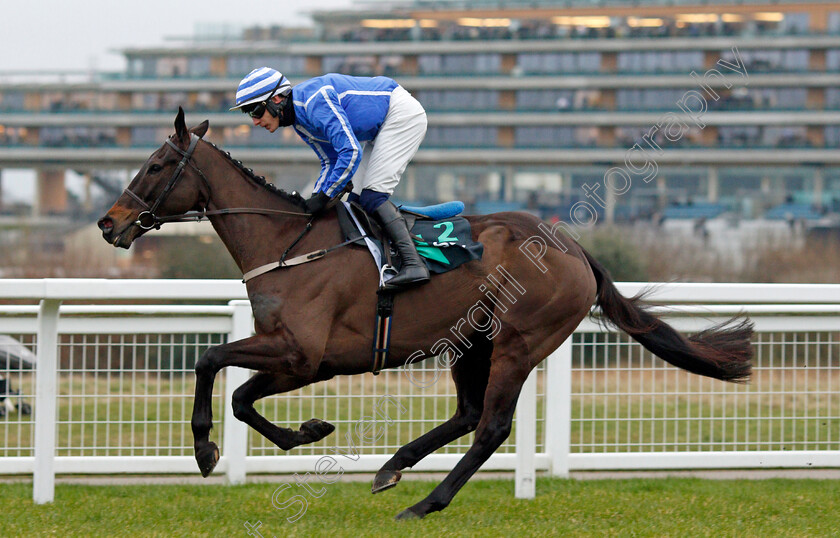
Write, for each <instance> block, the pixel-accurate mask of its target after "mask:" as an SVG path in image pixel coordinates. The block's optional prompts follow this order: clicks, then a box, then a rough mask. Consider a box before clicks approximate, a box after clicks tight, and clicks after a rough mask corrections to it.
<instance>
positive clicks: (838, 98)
mask: <svg viewBox="0 0 840 538" xmlns="http://www.w3.org/2000/svg"><path fill="white" fill-rule="evenodd" d="M825 106H826V108H840V88H826V89H825Z"/></svg>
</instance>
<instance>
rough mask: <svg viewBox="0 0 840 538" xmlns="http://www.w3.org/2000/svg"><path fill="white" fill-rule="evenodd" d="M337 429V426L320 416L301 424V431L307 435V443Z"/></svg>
mask: <svg viewBox="0 0 840 538" xmlns="http://www.w3.org/2000/svg"><path fill="white" fill-rule="evenodd" d="M334 431H335V426H333V425H332V424H330V423H329V422H326V421H323V420H321V419H319V418H313V419H309V420H307V421H306V422H304V423H303V424H301V425H300V432H301V433H302V434H303V435H304V437H305V439H306V440H305V441H304V442H305V443H314V442H316V441H320V440H321V439H323V438H324V437H326V436H328V435H329V434H331V433H332V432H334Z"/></svg>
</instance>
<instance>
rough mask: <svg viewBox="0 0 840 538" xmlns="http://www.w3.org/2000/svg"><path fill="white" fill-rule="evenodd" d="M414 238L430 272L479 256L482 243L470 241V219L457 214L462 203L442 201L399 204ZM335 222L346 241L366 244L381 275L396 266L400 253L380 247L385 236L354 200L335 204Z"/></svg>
mask: <svg viewBox="0 0 840 538" xmlns="http://www.w3.org/2000/svg"><path fill="white" fill-rule="evenodd" d="M398 207H399V209H400V212H401V213H402V214H403V216H404V217H405V220H406V224H407V226H408V229H409V231H410V232H411V235H412V236H413V238H414V242H415V246H416V248H417V253H418V254H420V256H421V258H423V261H424V262H425V263H426V266H427V267H428V268H429V271H430V272H431V273H437V274H440V273H445V272H447V271H451V270H453V269H455V268H457V267H459V266H461V265H463V264H464V263H467V262H469V261H471V260H478V259H481V256H482V255H483V254H484V246H483V245H482V244H481V243H479V242H477V241H473V239H472V234H471V230H470V224H469V222H468V221H467V220H466V219H465V218H463V217H459V216H458V215H459V214H460V213H461V212H462V211H463V210H464V204H463V202H445V203H442V204H437V205H433V206H428V207H416V206H398ZM336 211H337V213H338V222H339V225H340V227H341V232H342V235H343V237H344V240H345V241H349V242H351V243H352V244H356V245H365V246H366V247H367V248H368V250H369V251H370V253H371V255H372V256H373V259H374V261H375V263H376V267H377V269H379V271H380V275H382V281H383V282H384V281H386V280H387V278H388V277H389V276H390V275H388V274H387V272H385V273H383V269H387V267H388V266H390V267H393V268H396V269H398V268H399V255H398V253H397V252H396V251H395V250H392V249H391V248H383V245H385V244H386V243H387V238H386V236H385V235H384V234H383V232H382V230H381V229H380V227H379V224H378V223H377V222H376V221H375V220H373V219H372V218H370V216H368V214H367V213H366V212H365V210H364V209H362V207H361V206H360V205H359V204H357V203H355V202H344V203H340V204H337V205H336Z"/></svg>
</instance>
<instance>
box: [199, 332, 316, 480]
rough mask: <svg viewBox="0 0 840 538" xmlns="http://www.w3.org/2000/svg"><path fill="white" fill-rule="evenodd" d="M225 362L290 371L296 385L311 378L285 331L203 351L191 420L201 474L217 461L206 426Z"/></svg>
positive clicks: (215, 447) (302, 358) (251, 368)
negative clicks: (215, 385) (215, 386)
mask: <svg viewBox="0 0 840 538" xmlns="http://www.w3.org/2000/svg"><path fill="white" fill-rule="evenodd" d="M226 366H240V367H242V368H248V369H250V370H257V371H263V372H272V373H274V372H276V373H278V374H280V373H282V374H294V377H295V378H297V379H299V380H300V381H299V383H300V384H299V385H298V386H303V385H306V384H308V383H310V382H311V381H312V379H313V378H314V372H310V371H308V370H307V366H308V365H307V361H306V357H304V356H303V355H302V354H301V353H300V352H299V351H298V350H297V349H296V346H295V345H294V340H293V339H292V338H290V337H289V336H288V335H286V334H270V335H258V336H252V337H251V338H246V339H244V340H238V341H236V342H231V343H228V344H223V345H220V346H215V347H211V348H210V349H208V350H207V351H205V352H204V354H203V355H202V356H201V358H200V359H199V360H198V361H197V362H196V364H195V400H194V402H193V414H192V421H191V425H192V432H193V438H194V448H195V459H196V461H197V462H198V468H199V469H200V470H201V474H202V475H203V476H205V477H206V476H208V475H209V474H210V473H211V472H212V471H213V468H215V467H216V463H218V461H219V449H218V447H217V446H216V444H215V443H213V442H211V441H210V430H211V429H212V428H213V410H212V398H213V382H214V380H215V378H216V374H217V373H218V372H219V370H221V369H222V368H225V367H226ZM283 370H293V371H283ZM294 370H296V371H294ZM294 388H296V387H294ZM289 390H291V389H289Z"/></svg>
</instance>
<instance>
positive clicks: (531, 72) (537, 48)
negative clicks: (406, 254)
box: [0, 0, 840, 224]
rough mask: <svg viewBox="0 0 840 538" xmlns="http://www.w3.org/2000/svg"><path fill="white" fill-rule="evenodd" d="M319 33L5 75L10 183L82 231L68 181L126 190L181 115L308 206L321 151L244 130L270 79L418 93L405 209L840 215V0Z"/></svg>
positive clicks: (427, 8)
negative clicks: (257, 80) (244, 102)
mask: <svg viewBox="0 0 840 538" xmlns="http://www.w3.org/2000/svg"><path fill="white" fill-rule="evenodd" d="M220 16H221V15H220ZM313 21H314V23H315V25H314V27H313V28H308V29H289V28H281V27H264V28H250V29H247V30H245V31H244V32H243V33H242V35H241V37H239V38H238V39H235V40H230V39H226V40H213V39H208V38H204V37H205V36H200V35H197V36H194V38H193V39H192V40H191V41H189V42H187V43H178V44H164V45H161V46H158V47H151V48H129V49H126V50H124V51H123V53H124V55H125V57H126V59H127V66H128V67H127V69H126V71H125V72H124V73H96V74H93V75H91V74H64V75H50V76H47V75H44V76H43V77H36V76H34V75H33V74H31V73H30V74H25V75H17V74H13V73H6V74H3V73H0V169H2V168H33V169H37V170H38V171H39V176H38V177H39V188H38V191H37V192H38V193H39V194H38V201H37V204H36V206H37V208H38V211H39V212H40V213H42V214H62V213H65V212H67V211H68V200H67V195H66V193H65V191H64V186H63V181H64V171H65V170H73V171H77V172H79V173H82V174H85V175H86V176H87V177H89V178H90V179H91V181H98V182H99V183H100V185H101V186H103V187H105V188H109V182H108V180H107V175H108V171H113V170H125V171H128V170H132V169H136V168H137V167H138V166H139V165H140V164H141V163H142V162H143V161H144V160H145V159H146V158H147V157H148V155H149V154H150V152H151V150H152V149H153V148H155V147H157V146H159V145H160V144H161V143H162V142H163V140H164V139H165V137H166V136H168V135H169V134H171V132H172V123H173V119H174V116H175V112H176V111H177V108H178V106H183V107H184V109H185V110H186V112H187V120H188V123H190V124H197V123H198V122H200V121H202V120H204V119H209V120H210V125H211V131H210V133H209V135H208V138H209V139H210V140H212V141H213V142H215V143H216V144H217V145H219V146H221V147H223V148H224V149H226V150H228V151H230V152H231V154H232V155H233V156H234V157H235V158H237V159H239V160H241V161H243V162H244V163H246V165H247V166H249V167H251V168H254V169H255V170H256V171H257V172H259V173H261V174H264V175H266V176H267V177H268V178H269V179H270V180H271V181H273V182H274V183H275V184H277V185H279V186H282V187H284V188H287V189H298V190H301V189H304V188H305V187H306V186H307V185H308V184H310V183H311V181H312V180H313V179H314V178H315V177H316V176H317V173H318V163H317V159H316V157H315V156H314V154H312V152H311V150H310V149H309V148H308V147H306V146H305V145H304V144H303V143H302V142H301V141H300V140H299V139H298V138H297V136H296V135H295V134H294V133H293V132H292V131H291V130H281V131H278V133H275V134H273V135H272V134H269V133H267V132H266V131H264V130H262V129H253V128H252V127H251V125H250V122H249V121H248V119H247V118H244V117H243V116H242V115H241V114H239V113H236V112H228V107H229V106H230V105H231V101H232V98H233V93H234V89H235V87H236V85H237V83H238V81H239V80H240V79H241V77H242V76H243V75H244V74H246V73H247V72H249V71H250V70H251V69H252V68H254V67H258V66H261V65H267V66H271V67H274V68H276V69H278V70H280V71H282V72H283V73H284V74H286V75H287V76H288V77H289V78H290V79H291V81H292V83H293V84H294V83H295V82H297V81H301V80H303V79H305V78H308V77H312V76H316V75H319V74H322V73H325V72H331V71H337V72H344V73H348V74H356V75H379V74H383V75H387V76H391V77H393V78H395V79H396V80H397V81H398V82H399V83H400V84H402V85H403V86H404V87H405V88H406V89H408V90H409V91H410V92H412V93H413V94H414V95H415V96H416V97H417V98H418V99H419V100H420V102H422V103H423V104H424V106H425V107H426V109H427V112H428V115H429V129H428V133H427V135H426V139H425V141H424V143H423V145H422V147H421V150H420V152H419V153H418V155H417V156H416V158H415V160H414V164H413V165H412V166H410V167H409V169H408V170H407V172H406V175H405V177H404V180H403V181H402V182H401V184H400V188H399V190H398V191H397V193H396V197H398V198H400V199H402V200H406V201H411V202H436V201H445V200H452V199H461V200H463V201H465V202H466V203H467V204H468V209H469V210H470V211H472V212H490V211H497V210H503V209H525V210H531V211H534V212H538V213H539V214H540V215H541V216H543V217H545V218H555V219H561V220H566V221H569V220H572V221H576V222H578V223H580V224H588V223H591V221H593V220H595V219H598V220H599V221H623V220H627V219H649V218H661V217H662V216H663V215H664V216H667V217H670V218H680V217H687V218H697V217H701V216H702V217H714V216H717V215H719V214H721V213H724V212H729V213H731V214H734V215H737V216H739V217H743V218H759V217H766V218H775V217H779V218H791V216H795V217H796V218H817V217H819V216H821V215H824V214H825V213H827V212H836V211H840V152H838V151H837V147H838V145H840V5H838V4H837V3H836V2H829V1H806V2H802V1H787V2H786V1H783V0H772V1H771V0H767V1H761V0H738V1H727V0H717V1H715V0H650V1H645V0H601V1H599V2H588V1H582V0H557V1H549V0H527V1H515V0H497V1H489V0H471V1H466V0H463V1H455V2H453V1H444V0H415V1H413V2H388V3H382V2H378V3H377V2H369V3H368V4H367V5H365V6H364V7H359V8H358V9H352V10H347V11H330V12H317V13H315V14H313ZM112 183H113V182H112ZM110 186H111V187H110V188H112V189H113V190H114V191H115V192H119V191H121V190H122V187H123V185H113V184H110Z"/></svg>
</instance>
